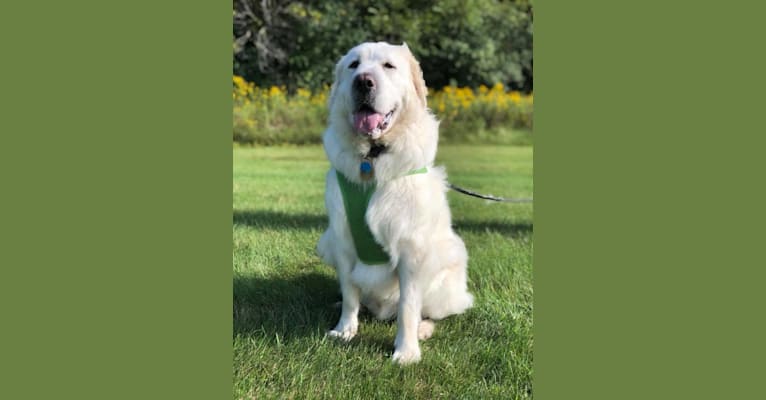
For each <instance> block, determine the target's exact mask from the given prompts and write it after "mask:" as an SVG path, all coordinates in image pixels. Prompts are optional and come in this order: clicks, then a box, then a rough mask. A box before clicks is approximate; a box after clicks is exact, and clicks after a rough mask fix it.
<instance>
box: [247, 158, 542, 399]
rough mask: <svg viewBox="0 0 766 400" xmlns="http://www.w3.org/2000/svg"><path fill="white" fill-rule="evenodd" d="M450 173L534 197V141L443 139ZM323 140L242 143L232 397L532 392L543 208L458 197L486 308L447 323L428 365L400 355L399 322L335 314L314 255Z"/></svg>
mask: <svg viewBox="0 0 766 400" xmlns="http://www.w3.org/2000/svg"><path fill="white" fill-rule="evenodd" d="M438 164H443V165H446V166H447V171H448V173H449V176H450V181H451V182H452V183H454V184H457V185H460V186H464V187H466V188H470V189H474V190H477V191H480V192H482V193H492V194H495V195H500V196H508V197H531V196H532V147H512V146H483V147H482V146H468V145H462V146H457V145H450V146H441V148H440V151H439V156H438V160H437V165H438ZM327 168H328V163H327V161H326V159H325V157H324V153H323V151H322V149H321V147H319V146H307V147H267V148H263V147H260V148H246V147H237V148H235V149H234V182H233V185H234V205H233V206H234V221H233V222H234V224H233V235H234V245H233V246H234V247H233V252H234V254H233V259H234V288H233V289H234V310H233V311H234V338H233V341H234V370H233V373H234V397H235V398H237V399H240V398H246V399H268V398H280V399H281V398H295V399H373V398H375V399H378V398H380V399H432V398H450V399H463V398H464V399H486V398H497V399H512V398H528V397H531V390H532V389H531V387H532V343H533V339H532V205H530V204H499V203H489V202H486V201H483V200H479V199H475V198H470V197H467V196H464V195H461V194H458V193H455V192H450V193H449V201H450V205H451V208H452V215H453V222H454V225H455V229H456V231H457V232H458V234H459V235H460V236H461V237H462V238H463V239H464V240H465V242H466V245H467V247H468V252H469V256H470V260H469V270H468V275H469V284H468V285H469V289H470V291H471V292H472V293H473V294H474V296H475V298H476V301H475V306H474V308H472V309H471V310H469V311H468V312H467V313H465V314H463V315H458V316H452V317H449V318H447V319H446V320H444V321H440V322H437V325H436V330H435V333H434V336H433V337H432V338H431V339H429V340H427V341H425V342H421V350H422V354H423V359H422V361H421V362H420V363H418V364H415V365H411V366H407V367H403V368H402V367H399V366H397V365H394V364H393V363H391V360H390V355H391V353H392V351H393V341H394V336H395V332H396V327H395V323H393V322H379V321H376V320H374V319H372V318H371V317H370V316H369V315H366V314H363V315H362V316H361V318H360V330H359V334H358V335H357V337H356V338H354V339H353V340H352V341H351V342H350V343H340V342H337V341H334V340H331V339H329V338H325V336H324V334H325V331H327V330H328V329H330V328H332V327H333V326H334V325H335V323H336V322H337V318H338V316H339V313H340V310H339V309H336V308H335V307H334V306H333V304H334V303H335V302H337V301H339V300H340V294H339V291H338V286H337V283H336V281H335V273H334V271H333V270H332V268H330V267H328V266H326V265H323V264H321V262H320V261H319V259H318V257H317V256H316V255H315V252H314V251H315V250H314V249H315V247H316V242H317V240H318V239H319V236H320V235H321V233H322V231H323V230H324V228H325V227H326V225H327V217H326V215H325V211H324V200H323V191H324V175H325V173H326V171H327Z"/></svg>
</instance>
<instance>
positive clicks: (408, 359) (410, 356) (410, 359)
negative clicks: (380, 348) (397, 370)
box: [391, 346, 420, 365]
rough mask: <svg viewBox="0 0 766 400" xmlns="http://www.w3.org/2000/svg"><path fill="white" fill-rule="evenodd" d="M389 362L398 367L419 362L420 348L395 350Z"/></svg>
mask: <svg viewBox="0 0 766 400" xmlns="http://www.w3.org/2000/svg"><path fill="white" fill-rule="evenodd" d="M391 361H393V362H395V363H397V364H399V365H407V364H413V363H416V362H418V361H420V347H417V346H416V347H407V348H404V347H403V348H397V349H396V350H394V355H393V356H392V357H391Z"/></svg>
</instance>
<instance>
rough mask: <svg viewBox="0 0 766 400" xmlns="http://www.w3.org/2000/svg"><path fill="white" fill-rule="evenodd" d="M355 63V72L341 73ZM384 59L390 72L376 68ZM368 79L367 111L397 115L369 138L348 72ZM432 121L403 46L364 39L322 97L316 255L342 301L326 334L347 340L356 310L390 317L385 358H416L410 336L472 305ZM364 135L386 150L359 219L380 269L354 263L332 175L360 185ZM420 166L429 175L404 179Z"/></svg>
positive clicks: (367, 141)
mask: <svg viewBox="0 0 766 400" xmlns="http://www.w3.org/2000/svg"><path fill="white" fill-rule="evenodd" d="M355 60H357V61H359V66H358V67H357V68H356V69H351V68H348V66H349V64H351V63H352V62H353V61H355ZM385 62H390V63H391V64H393V65H394V66H395V68H393V69H391V68H384V67H383V64H384V63H385ZM361 72H366V73H369V74H372V76H373V77H374V79H375V80H376V82H377V85H378V87H377V95H376V97H375V104H374V107H375V108H376V109H377V110H382V111H383V112H388V110H392V109H396V110H397V111H396V112H395V114H394V117H393V118H394V119H393V122H392V123H391V124H390V125H389V127H388V128H387V129H386V130H385V131H384V132H380V133H379V134H377V137H375V135H374V134H373V135H371V136H370V137H368V136H367V135H364V134H359V133H356V132H354V130H353V127H352V126H353V124H352V122H353V117H352V113H353V107H354V105H353V104H352V102H353V100H352V95H351V90H352V88H351V82H352V80H353V78H354V76H356V74H358V73H361ZM438 125H439V124H438V121H437V120H436V119H435V118H434V116H433V115H432V114H431V113H430V111H429V110H428V109H427V107H426V103H425V83H424V82H423V78H422V72H421V71H420V67H419V65H418V63H417V61H415V59H414V58H413V57H412V55H411V53H410V51H409V49H408V48H407V46H406V45H402V46H393V45H390V44H387V43H364V44H361V45H359V46H357V47H355V48H353V49H351V51H350V52H349V53H348V54H347V55H345V56H344V57H343V58H342V59H341V60H340V62H339V63H338V65H337V67H336V76H335V83H334V84H333V88H332V93H331V95H330V119H329V126H328V128H327V130H326V131H325V133H324V136H323V140H324V148H325V152H326V153H327V157H328V158H329V160H330V163H331V166H332V167H331V169H330V171H329V172H328V174H327V186H326V194H325V205H326V207H327V212H328V215H329V217H330V226H329V228H328V229H327V231H326V232H325V233H324V234H323V235H322V237H321V239H320V240H319V244H318V246H317V250H318V253H319V254H320V256H321V257H322V259H323V260H324V261H325V262H326V263H328V264H331V265H333V266H334V267H335V269H336V271H337V275H338V280H339V281H340V288H341V293H342V295H343V303H342V311H341V316H340V320H339V321H338V324H337V325H336V326H335V328H333V329H332V330H331V331H329V332H328V335H330V336H333V337H339V338H341V339H344V340H350V339H351V338H353V337H354V336H355V335H356V333H357V331H358V326H359V321H358V313H359V309H360V305H364V306H365V307H367V308H368V309H370V311H371V312H372V313H373V314H375V315H376V316H377V317H378V318H381V319H389V318H392V317H394V316H396V317H397V335H396V340H395V342H394V344H395V350H394V354H393V357H392V358H393V361H395V362H397V363H400V364H407V363H411V362H417V361H419V360H420V347H419V344H418V339H421V340H423V339H427V338H428V337H430V336H431V334H432V333H433V322H431V321H429V320H426V319H425V318H429V319H442V318H445V317H447V316H450V315H453V314H460V313H462V312H464V311H465V310H466V309H468V308H470V307H471V306H472V304H473V296H471V294H469V293H468V291H467V287H466V268H467V260H468V255H467V252H466V249H465V245H464V244H463V241H462V240H461V239H460V237H458V236H457V235H456V234H455V232H454V231H453V230H452V226H451V216H450V210H449V206H448V204H447V198H446V194H445V193H446V191H447V188H446V173H445V171H444V169H443V168H441V167H436V168H435V167H433V162H434V157H435V156H436V146H437V143H438ZM370 138H372V139H375V140H377V141H378V142H379V143H383V144H385V145H386V147H387V149H386V151H385V152H384V153H382V154H381V155H380V156H378V157H377V158H376V159H375V160H374V170H375V178H374V179H375V180H376V184H377V189H376V191H375V193H374V194H373V196H372V199H371V200H370V204H369V207H368V209H367V213H366V215H365V219H366V221H367V224H368V226H369V227H370V231H371V232H372V233H373V236H374V237H375V239H376V241H377V242H378V243H380V244H381V245H382V246H383V248H384V249H385V250H386V251H387V252H388V254H389V255H390V258H391V263H390V264H388V265H374V266H370V265H365V264H364V263H362V262H361V261H359V260H358V259H357V257H356V250H355V248H354V245H353V241H352V238H351V233H350V230H349V227H348V222H347V220H346V212H345V209H344V205H343V200H342V197H341V193H340V189H339V187H338V182H337V178H336V176H335V171H336V170H337V171H340V172H341V173H343V174H344V175H345V176H346V177H347V178H348V179H349V180H351V181H355V182H361V178H360V175H359V164H360V162H361V159H362V157H363V156H364V155H366V154H367V152H368V150H369V148H370ZM423 166H426V167H428V173H426V174H415V175H409V176H403V175H405V174H406V173H407V172H408V171H410V170H413V169H417V168H421V167H423Z"/></svg>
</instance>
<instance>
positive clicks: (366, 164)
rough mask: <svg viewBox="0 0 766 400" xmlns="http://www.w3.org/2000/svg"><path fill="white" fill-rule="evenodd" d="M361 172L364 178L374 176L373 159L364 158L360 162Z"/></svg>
mask: <svg viewBox="0 0 766 400" xmlns="http://www.w3.org/2000/svg"><path fill="white" fill-rule="evenodd" d="M359 174H360V176H361V177H362V179H364V180H368V179H370V178H372V161H370V160H369V159H366V158H365V159H363V160H362V163H361V164H359Z"/></svg>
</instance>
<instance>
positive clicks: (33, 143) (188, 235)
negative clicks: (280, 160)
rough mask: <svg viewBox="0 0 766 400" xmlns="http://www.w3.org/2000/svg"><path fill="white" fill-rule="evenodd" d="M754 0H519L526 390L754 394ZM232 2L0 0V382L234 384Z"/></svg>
mask: <svg viewBox="0 0 766 400" xmlns="http://www.w3.org/2000/svg"><path fill="white" fill-rule="evenodd" d="M744 4H748V7H750V8H748V9H745V8H743V7H744V6H743V5H744ZM754 4H756V3H752V2H750V3H744V2H739V3H725V4H724V3H720V4H712V5H711V4H701V3H699V2H688V3H683V2H674V3H670V2H641V3H630V4H628V3H624V2H607V1H602V2H571V3H566V2H564V3H561V2H559V3H556V4H555V5H554V4H552V3H551V2H536V3H535V7H536V11H535V13H536V16H535V20H536V21H535V59H536V60H535V61H536V66H535V69H536V71H535V72H536V74H535V75H536V81H537V87H536V93H535V101H536V105H535V107H536V110H535V114H536V115H535V117H536V121H535V136H536V138H535V146H536V148H535V190H536V193H535V202H536V204H535V387H534V390H535V396H536V397H537V398H541V399H552V398H567V399H569V398H588V399H596V398H603V399H614V398H620V399H625V398H642V399H644V398H745V397H752V395H753V394H758V393H762V389H761V387H760V383H759V382H760V379H759V378H761V375H762V374H761V371H762V369H763V368H762V360H763V357H764V355H766V354H765V352H764V346H763V345H762V344H761V343H762V338H763V337H764V336H766V335H764V333H766V332H764V329H763V326H762V325H763V324H762V323H761V321H762V318H763V317H762V315H763V304H764V301H763V300H764V299H763V294H762V293H763V292H764V291H763V288H762V286H763V285H762V284H763V282H764V279H763V278H764V277H763V273H762V270H763V255H762V251H761V248H762V244H761V242H762V239H763V234H762V227H763V225H764V222H766V221H764V217H763V212H762V211H761V209H762V208H763V203H764V195H763V193H762V187H763V184H762V182H763V171H764V165H763V159H764V157H763V155H762V153H763V148H764V146H763V144H764V143H763V142H764V140H763V132H762V130H763V129H762V123H760V122H761V121H760V119H761V115H762V114H763V111H762V108H763V100H762V98H761V93H762V91H763V90H762V89H763V87H764V85H763V78H762V77H763V71H764V70H766V68H764V67H765V66H764V61H763V57H762V43H761V42H762V39H761V38H763V37H764V36H765V35H764V32H763V26H764V24H763V23H762V21H760V19H761V16H762V15H763V10H762V9H756V8H757V7H758V6H757V5H754ZM229 7H230V5H229V3H220V4H213V3H210V4H202V3H200V4H195V3H193V2H180V1H176V2H161V3H158V2H141V3H137V2H132V3H129V4H128V3H125V4H119V5H106V4H104V3H102V2H95V1H91V2H78V3H76V4H72V3H71V2H70V3H51V4H44V5H41V4H39V3H34V4H33V3H19V4H17V3H12V4H11V3H9V4H5V3H4V4H3V5H0V44H2V47H1V48H2V49H3V62H2V64H3V71H2V73H1V74H0V87H1V88H2V93H0V96H2V110H3V111H2V118H0V182H2V200H3V201H2V207H0V221H2V225H1V228H0V229H2V234H3V236H2V237H3V239H2V251H0V315H1V316H2V330H0V332H1V333H2V336H1V340H0V354H1V355H2V361H1V362H0V366H1V368H2V370H1V371H0V373H1V374H2V377H3V379H2V381H3V384H2V385H0V398H45V397H55V398H68V397H75V398H80V399H85V398H113V399H118V398H126V399H135V398H184V399H193V398H200V399H211V398H227V397H230V396H231V272H230V271H231V243H230V240H231V239H230V238H231V143H230V140H231V138H230V134H229V132H230V123H231V122H230V121H231V119H230V118H231V117H230V115H231V114H230V113H231V103H230V102H231V99H230V86H229V85H230V79H231V78H230V73H231V69H230V68H231V65H230V57H231V53H230V51H231V48H230V40H231V36H230V35H231V33H230V32H231V31H230V29H231V28H230V27H231V20H230V19H231V14H230V13H231V11H230V9H229Z"/></svg>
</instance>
